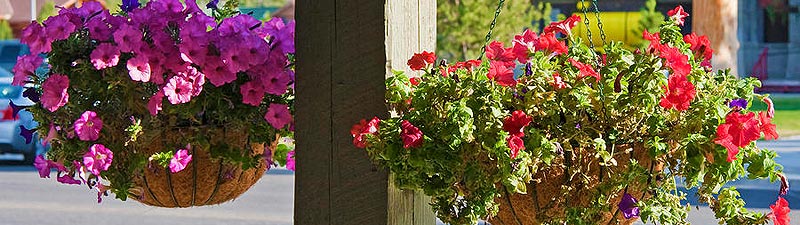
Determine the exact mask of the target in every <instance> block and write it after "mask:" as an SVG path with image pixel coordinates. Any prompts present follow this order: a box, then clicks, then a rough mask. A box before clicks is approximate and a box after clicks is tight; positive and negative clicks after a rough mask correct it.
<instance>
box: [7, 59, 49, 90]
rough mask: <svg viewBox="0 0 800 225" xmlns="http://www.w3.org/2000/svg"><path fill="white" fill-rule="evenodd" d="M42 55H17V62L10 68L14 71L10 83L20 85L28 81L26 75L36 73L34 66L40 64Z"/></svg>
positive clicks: (36, 66) (37, 66)
mask: <svg viewBox="0 0 800 225" xmlns="http://www.w3.org/2000/svg"><path fill="white" fill-rule="evenodd" d="M42 61H43V59H42V57H39V55H37V54H31V55H23V56H19V57H17V64H16V65H14V68H13V69H11V71H12V72H14V80H13V81H12V82H11V85H16V86H22V85H24V84H25V82H26V81H28V77H30V76H31V75H34V76H35V75H36V68H39V66H40V65H42Z"/></svg>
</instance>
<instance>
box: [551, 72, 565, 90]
mask: <svg viewBox="0 0 800 225" xmlns="http://www.w3.org/2000/svg"><path fill="white" fill-rule="evenodd" d="M550 85H553V88H554V89H556V90H561V89H564V88H567V83H564V80H563V79H561V74H558V72H555V73H553V82H552V83H550Z"/></svg>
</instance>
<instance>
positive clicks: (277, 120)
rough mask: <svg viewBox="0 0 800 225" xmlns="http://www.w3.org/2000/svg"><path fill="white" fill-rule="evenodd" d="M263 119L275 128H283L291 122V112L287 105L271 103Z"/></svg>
mask: <svg viewBox="0 0 800 225" xmlns="http://www.w3.org/2000/svg"><path fill="white" fill-rule="evenodd" d="M264 119H265V120H267V122H268V123H269V125H272V127H274V128H275V129H283V128H285V127H286V125H288V124H290V123H291V122H292V113H291V112H290V111H289V106H287V105H284V104H275V103H271V104H269V107H268V108H267V113H266V114H265V115H264Z"/></svg>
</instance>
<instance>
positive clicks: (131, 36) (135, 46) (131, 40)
mask: <svg viewBox="0 0 800 225" xmlns="http://www.w3.org/2000/svg"><path fill="white" fill-rule="evenodd" d="M114 42H115V43H116V44H117V46H118V48H119V51H121V52H132V51H135V50H139V45H140V44H141V43H142V32H141V31H139V30H138V29H136V28H135V27H133V26H130V25H122V27H120V28H119V30H117V31H116V32H114ZM145 59H146V58H145Z"/></svg>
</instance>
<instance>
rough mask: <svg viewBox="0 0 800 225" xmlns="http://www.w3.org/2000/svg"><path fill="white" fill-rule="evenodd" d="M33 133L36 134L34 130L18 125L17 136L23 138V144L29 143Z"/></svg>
mask: <svg viewBox="0 0 800 225" xmlns="http://www.w3.org/2000/svg"><path fill="white" fill-rule="evenodd" d="M34 132H36V130H32V129H28V128H26V127H25V126H23V125H19V135H20V136H22V137H23V138H25V144H30V143H31V141H32V140H33V133H34Z"/></svg>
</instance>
